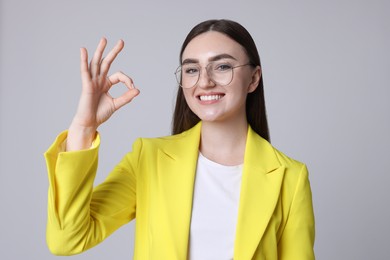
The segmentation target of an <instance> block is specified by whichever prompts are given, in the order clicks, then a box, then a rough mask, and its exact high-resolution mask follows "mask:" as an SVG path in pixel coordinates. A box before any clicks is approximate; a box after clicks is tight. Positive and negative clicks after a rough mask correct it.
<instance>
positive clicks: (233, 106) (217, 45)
mask: <svg viewBox="0 0 390 260" xmlns="http://www.w3.org/2000/svg"><path fill="white" fill-rule="evenodd" d="M210 63H213V64H227V65H229V66H233V67H235V66H239V65H244V64H248V63H249V58H248V57H247V54H246V52H245V50H244V48H243V47H242V46H241V45H240V44H238V43H237V42H235V41H234V40H232V39H230V38H229V37H227V36H226V35H224V34H222V33H219V32H214V31H210V32H206V33H203V34H200V35H198V36H196V37H195V38H194V39H192V40H191V41H190V42H189V43H188V45H187V46H186V48H185V50H184V52H183V55H182V64H196V65H198V66H200V68H201V71H200V76H199V80H198V82H197V83H196V84H195V86H193V87H192V88H183V93H184V97H185V99H186V101H187V104H188V106H189V107H190V108H191V110H192V111H193V112H194V113H195V114H196V115H197V116H198V117H199V118H200V119H201V120H202V121H210V122H222V121H227V120H233V121H234V120H237V119H238V120H240V119H241V120H242V118H245V116H246V112H245V103H246V97H247V94H248V93H250V92H253V91H254V90H255V89H256V87H257V85H258V83H259V80H260V75H261V71H260V67H256V68H253V67H252V66H241V67H237V68H235V69H233V79H232V81H231V82H230V83H229V84H228V85H226V86H222V85H220V84H218V82H215V81H212V80H211V79H210V77H209V76H208V74H207V72H206V69H205V68H206V66H207V65H208V64H210ZM214 68H215V69H216V71H217V70H219V68H222V69H223V70H224V68H226V66H225V65H223V67H213V68H211V69H214ZM182 73H185V72H184V71H183V72H182Z"/></svg>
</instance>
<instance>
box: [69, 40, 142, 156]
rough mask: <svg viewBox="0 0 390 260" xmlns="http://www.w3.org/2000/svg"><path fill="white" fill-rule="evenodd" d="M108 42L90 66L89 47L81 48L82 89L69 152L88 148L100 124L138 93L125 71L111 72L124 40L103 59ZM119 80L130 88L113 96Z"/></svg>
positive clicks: (101, 47)
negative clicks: (109, 72) (112, 92)
mask: <svg viewBox="0 0 390 260" xmlns="http://www.w3.org/2000/svg"><path fill="white" fill-rule="evenodd" d="M106 45H107V40H106V39H105V38H102V39H101V40H100V42H99V45H98V47H97V48H96V51H95V53H94V56H93V58H92V60H91V62H90V64H89V65H88V52H87V50H86V49H85V48H81V50H80V62H81V65H80V68H81V81H82V92H81V97H80V101H79V105H78V108H77V112H76V115H75V116H74V118H73V121H72V124H71V126H70V127H69V132H68V139H67V150H68V151H70V150H80V149H85V148H88V147H89V146H90V145H91V142H92V140H93V138H94V136H95V133H96V129H97V128H98V126H99V125H101V124H102V123H104V122H105V121H107V120H108V119H109V118H110V117H111V115H112V114H113V113H114V112H115V111H116V110H118V109H119V108H121V107H122V106H124V105H126V104H127V103H129V102H130V101H131V100H132V99H133V98H134V97H135V96H137V95H138V94H139V90H138V89H136V88H135V87H134V84H133V81H132V79H131V78H130V77H128V76H126V75H125V74H124V73H122V72H116V73H114V74H112V75H110V76H109V75H108V71H109V69H110V66H111V64H112V62H113V61H114V60H115V58H116V56H117V55H118V54H119V52H120V51H121V50H122V49H123V47H124V42H123V41H122V40H120V41H119V42H118V43H117V44H116V45H115V47H114V48H113V49H112V50H111V51H110V52H109V53H108V55H107V56H106V57H105V58H102V56H103V52H104V49H105V47H106ZM119 82H122V83H123V84H125V85H126V87H127V88H128V90H127V91H126V92H125V93H124V94H122V95H121V96H119V97H117V98H113V97H112V96H111V95H110V94H109V92H108V91H109V90H110V88H111V87H112V86H113V85H115V84H117V83H119Z"/></svg>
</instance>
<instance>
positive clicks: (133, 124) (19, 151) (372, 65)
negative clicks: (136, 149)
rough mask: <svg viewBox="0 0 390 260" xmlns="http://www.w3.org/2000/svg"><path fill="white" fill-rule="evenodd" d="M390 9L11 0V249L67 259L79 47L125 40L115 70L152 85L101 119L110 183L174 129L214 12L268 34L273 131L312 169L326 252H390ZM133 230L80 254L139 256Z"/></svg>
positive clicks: (350, 4) (0, 15)
mask: <svg viewBox="0 0 390 260" xmlns="http://www.w3.org/2000/svg"><path fill="white" fill-rule="evenodd" d="M389 10H390V2H389V1H385V0H383V1H379V0H376V1H372V0H371V1H368V0H367V1H352V0H351V1H343V0H341V1H340V0H337V1H336V0H331V1H321V2H319V1H304V0H298V1H285V2H280V1H228V0H225V1H209V0H198V1H179V0H175V1H171V2H168V1H155V2H151V1H142V3H141V2H140V1H139V2H138V1H124V0H123V1H119V0H118V1H114V0H112V1H105V2H103V1H100V2H99V1H92V0H90V1H86V0H85V1H81V0H77V1H76V0H68V1H54V0H50V1H49V0H47V1H44V0H35V1H27V0H24V1H23V0H12V1H11V0H2V1H1V2H0V26H1V28H0V35H1V42H0V57H1V65H0V66H1V67H0V73H1V75H0V86H1V88H0V120H1V128H0V172H1V175H0V185H1V187H0V207H1V213H0V218H1V220H0V247H1V248H0V259H56V257H55V256H52V255H51V254H50V253H49V251H48V249H47V247H46V243H45V225H46V224H45V223H46V202H47V199H46V195H47V187H48V181H47V175H46V168H45V162H44V159H43V152H44V151H45V150H46V149H47V148H48V146H49V145H50V144H51V142H52V141H53V140H54V138H55V136H56V135H57V134H58V133H59V132H60V131H62V130H64V129H66V128H67V127H68V125H69V123H70V121H71V119H72V116H73V114H74V112H75V109H76V105H77V101H78V97H79V93H80V79H79V48H80V47H81V46H85V47H87V48H88V49H89V50H90V51H92V50H93V49H94V48H95V46H96V44H97V43H98V41H99V39H100V37H101V36H106V37H107V38H108V40H109V47H112V46H113V45H114V43H115V42H116V41H117V40H118V39H120V38H122V39H124V41H125V43H126V47H125V49H124V51H123V53H122V55H121V56H120V57H119V58H118V59H117V60H116V62H115V64H114V65H113V67H112V70H111V72H114V71H117V70H122V71H124V72H125V73H127V74H129V75H131V76H132V77H133V78H134V80H135V82H136V85H137V86H138V87H139V89H140V90H141V95H140V96H139V97H137V99H136V100H134V102H133V103H131V104H130V105H129V106H127V107H125V108H124V109H122V110H121V111H120V112H118V113H117V114H115V116H114V117H113V118H112V119H111V120H110V121H109V122H108V123H107V124H106V125H104V126H103V127H101V128H100V132H101V134H102V140H103V141H102V147H101V152H100V165H99V167H100V168H99V172H98V177H97V180H96V182H97V183H98V182H101V181H102V180H103V179H104V177H105V176H106V175H107V173H108V172H109V170H110V169H111V168H112V167H113V166H114V165H115V164H116V163H117V162H118V161H119V160H120V159H121V158H122V156H123V155H124V154H125V153H126V152H127V151H129V150H130V148H131V144H132V142H133V141H134V139H135V138H136V137H139V136H144V137H152V136H161V135H167V134H169V132H170V123H171V114H172V109H173V104H174V96H175V91H176V84H175V79H174V75H173V72H174V70H175V69H176V67H177V65H178V53H179V48H180V46H181V43H182V41H183V39H184V37H185V35H186V34H187V33H188V31H189V30H190V29H191V28H192V27H193V26H194V25H195V24H197V23H198V22H200V21H203V20H205V19H210V18H229V19H233V20H237V21H239V22H240V23H241V24H243V25H244V26H245V27H246V28H247V29H248V30H249V31H250V32H251V34H252V35H253V37H254V39H255V41H256V42H257V45H258V48H259V51H260V56H261V59H262V64H263V75H264V82H265V92H266V101H267V109H268V117H269V123H270V131H271V137H272V142H273V144H274V145H275V146H276V147H277V148H279V149H280V150H282V151H283V152H285V153H287V154H288V155H290V156H291V157H294V158H296V159H298V160H301V161H304V162H305V163H307V164H308V167H309V170H310V180H311V184H312V190H313V199H314V207H315V214H316V223H317V237H316V245H315V250H316V254H317V258H318V259H351V260H355V259H388V257H389V256H390V253H389V238H388V237H389V233H390V228H389V219H390V210H389V199H390V191H389V188H388V187H389V181H390V178H389V167H388V162H389V156H390V152H389V147H390V138H389V133H390V117H389V111H390V102H389V98H390V90H389V87H390V86H389V74H390V73H389V69H390V52H389V46H390V29H389V26H390V18H389V17H390V15H389ZM121 91H123V87H119V88H118V90H117V91H115V93H116V94H118V93H121ZM286 126H289V127H288V128H287V127H286ZM133 232H134V223H130V224H129V225H126V226H125V227H123V228H121V229H120V230H118V231H117V232H116V233H115V234H114V235H112V236H111V237H109V238H108V239H107V240H106V241H105V242H104V243H102V244H101V245H99V246H97V247H95V248H93V249H91V250H90V251H88V252H86V253H84V254H82V255H78V256H75V257H74V258H72V259H131V257H132V252H133Z"/></svg>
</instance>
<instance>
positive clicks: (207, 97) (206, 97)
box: [198, 95, 224, 101]
mask: <svg viewBox="0 0 390 260" xmlns="http://www.w3.org/2000/svg"><path fill="white" fill-rule="evenodd" d="M223 96H224V95H204V96H199V97H198V98H199V99H200V100H201V101H212V100H219V99H221V98H222V97H223Z"/></svg>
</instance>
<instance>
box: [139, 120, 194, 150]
mask: <svg viewBox="0 0 390 260" xmlns="http://www.w3.org/2000/svg"><path fill="white" fill-rule="evenodd" d="M199 138H200V124H197V125H195V126H194V127H193V128H191V129H189V130H187V131H184V132H182V133H180V134H176V135H168V136H161V137H154V138H137V139H136V141H135V142H134V144H133V151H135V150H145V151H155V150H157V149H161V150H169V151H172V150H176V151H183V150H187V149H189V147H193V146H196V148H198V147H197V146H199Z"/></svg>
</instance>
